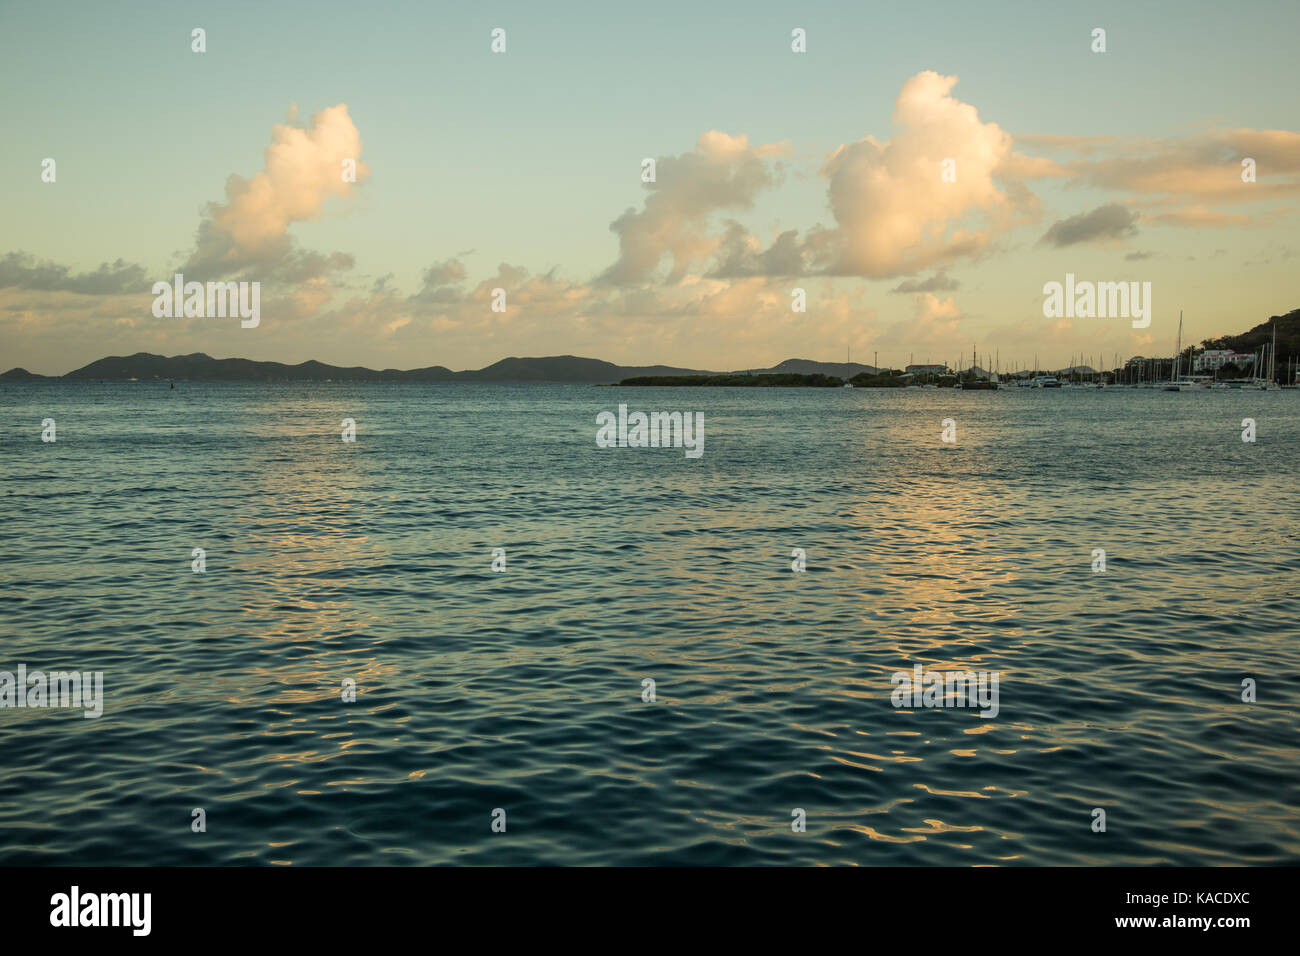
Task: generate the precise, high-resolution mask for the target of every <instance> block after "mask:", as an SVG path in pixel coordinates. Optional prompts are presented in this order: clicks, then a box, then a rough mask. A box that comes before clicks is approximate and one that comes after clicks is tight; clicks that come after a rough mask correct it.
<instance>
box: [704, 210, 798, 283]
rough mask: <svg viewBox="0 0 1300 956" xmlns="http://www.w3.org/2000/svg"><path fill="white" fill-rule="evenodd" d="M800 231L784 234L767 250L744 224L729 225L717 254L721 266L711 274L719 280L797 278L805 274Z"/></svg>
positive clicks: (718, 263) (734, 222)
mask: <svg viewBox="0 0 1300 956" xmlns="http://www.w3.org/2000/svg"><path fill="white" fill-rule="evenodd" d="M798 235H799V233H798V231H797V230H795V229H789V230H786V231H785V232H782V233H780V234H779V235H778V236H777V237H776V238H775V239H774V240H773V241H772V245H771V246H769V247H768V248H767V249H766V250H764V249H763V248H762V245H761V244H760V243H759V241H758V240H757V239H755V238H754V237H753V236H752V235H750V234H749V232H748V231H747V230H746V229H745V227H744V226H742V225H741V224H740V223H738V222H736V221H735V220H728V221H727V231H726V233H725V234H724V235H723V237H722V241H721V243H720V245H719V249H718V253H717V265H716V266H715V267H714V269H713V271H712V272H710V273H709V275H710V277H712V278H718V279H732V278H742V277H745V276H758V275H765V276H797V275H802V274H803V271H804V263H803V250H802V249H801V247H800V242H799V239H798Z"/></svg>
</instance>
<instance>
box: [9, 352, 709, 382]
mask: <svg viewBox="0 0 1300 956" xmlns="http://www.w3.org/2000/svg"><path fill="white" fill-rule="evenodd" d="M695 374H711V373H707V372H701V371H700V370H697V369H687V368H671V367H669V366H667V365H629V366H622V365H614V364H612V363H610V362H602V361H600V360H599V359H589V358H579V357H577V356H574V355H559V356H551V357H549V358H508V359H502V360H501V361H500V362H496V363H494V364H492V365H489V366H488V367H487V368H481V369H477V370H473V371H466V372H453V371H452V370H451V369H449V368H446V367H444V366H442V365H432V366H429V367H428V368H415V369H393V368H387V369H382V370H375V369H369V368H364V367H362V366H359V365H356V366H351V367H348V368H343V367H340V366H337V365H326V364H325V363H324V362H317V361H314V360H313V361H308V362H302V363H301V364H299V365H286V364H284V363H283V362H255V361H252V360H251V359H240V358H231V359H215V358H213V357H212V356H210V355H205V354H204V353H202V352H194V353H192V354H190V355H174V356H171V357H168V356H164V355H154V354H152V353H149V352H137V353H136V354H135V355H114V356H110V357H108V358H102V359H99V360H97V361H94V362H91V363H90V364H89V365H85V366H83V367H81V368H79V369H75V370H74V371H71V372H68V373H67V374H66V375H63V376H49V375H36V374H34V373H32V372H29V371H27V370H26V369H23V368H15V369H11V370H10V371H8V372H5V373H4V374H3V375H0V381H15V382H21V381H58V380H60V379H67V380H70V381H129V380H131V379H138V380H140V381H205V382H323V381H335V382H583V383H591V384H599V383H612V382H617V381H620V380H622V379H625V378H628V377H631V376H643V377H644V376H659V375H695Z"/></svg>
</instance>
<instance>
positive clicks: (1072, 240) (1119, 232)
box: [1038, 203, 1138, 248]
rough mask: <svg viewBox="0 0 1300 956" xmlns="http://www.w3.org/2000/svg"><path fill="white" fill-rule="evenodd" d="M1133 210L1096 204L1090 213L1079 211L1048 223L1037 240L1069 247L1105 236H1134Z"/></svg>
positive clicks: (1122, 237) (1117, 237) (1120, 237)
mask: <svg viewBox="0 0 1300 956" xmlns="http://www.w3.org/2000/svg"><path fill="white" fill-rule="evenodd" d="M1137 231H1138V228H1137V213H1135V212H1133V211H1132V210H1131V209H1126V208H1124V207H1123V206H1121V205H1119V203H1110V204H1108V205H1105V206H1098V207H1097V208H1096V209H1094V210H1092V212H1085V213H1080V214H1079V215H1077V216H1071V217H1070V218H1069V219H1061V220H1059V221H1058V222H1054V223H1052V225H1051V227H1050V228H1049V229H1048V230H1047V232H1045V233H1044V234H1043V237H1042V238H1041V239H1039V240H1038V241H1039V243H1045V244H1047V245H1052V246H1056V247H1057V248H1060V247H1062V246H1073V245H1077V244H1078V243H1080V242H1095V241H1097V240H1105V239H1127V238H1129V237H1131V236H1135V235H1137Z"/></svg>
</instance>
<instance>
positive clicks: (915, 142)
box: [807, 71, 1051, 277]
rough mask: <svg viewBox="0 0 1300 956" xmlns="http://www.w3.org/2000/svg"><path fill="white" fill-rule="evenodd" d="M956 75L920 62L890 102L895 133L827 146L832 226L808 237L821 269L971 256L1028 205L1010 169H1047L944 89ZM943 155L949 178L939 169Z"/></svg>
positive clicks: (898, 271)
mask: <svg viewBox="0 0 1300 956" xmlns="http://www.w3.org/2000/svg"><path fill="white" fill-rule="evenodd" d="M956 83H957V77H955V76H940V75H939V74H938V73H934V72H929V71H927V72H924V73H919V74H917V75H916V76H913V77H911V78H910V79H908V80H907V81H906V82H905V83H904V84H903V88H902V90H901V91H900V92H899V94H898V99H897V100H896V101H895V104H894V117H893V120H894V124H895V125H896V126H897V127H899V131H898V133H896V134H895V135H894V136H893V137H892V138H891V139H888V140H885V141H883V142H882V141H879V140H877V139H875V138H874V137H872V136H868V137H866V138H865V139H862V140H859V141H857V142H856V143H851V144H848V145H844V146H840V147H838V148H837V149H836V150H834V151H833V152H832V153H831V154H830V157H829V158H828V159H827V161H826V164H825V166H824V167H823V169H822V174H823V175H824V176H825V177H826V178H827V179H828V180H829V186H828V197H829V201H830V207H831V212H832V214H833V215H834V217H835V221H836V226H835V227H834V228H831V229H819V230H816V231H814V232H813V233H812V234H811V235H810V236H809V240H808V244H807V249H808V251H809V253H810V254H811V255H812V256H813V258H814V261H816V262H817V263H818V264H819V265H820V266H821V267H822V269H823V270H824V271H825V272H826V273H827V274H830V275H853V276H865V277H887V276H894V275H903V274H907V273H911V272H915V271H917V270H918V269H922V268H925V267H926V266H929V265H932V264H935V263H939V262H946V261H950V260H952V259H955V258H958V257H960V256H972V255H977V254H979V253H981V252H983V251H985V250H986V249H987V248H988V247H989V246H990V244H991V242H992V240H993V238H994V236H995V234H996V233H997V232H999V231H1002V230H1004V229H1006V228H1009V226H1010V225H1011V223H1012V221H1013V220H1014V218H1015V216H1016V214H1022V213H1026V212H1029V211H1031V210H1032V209H1033V207H1034V205H1035V202H1036V200H1035V199H1034V197H1033V196H1032V194H1031V193H1029V191H1028V190H1027V189H1025V188H1024V186H1023V184H1022V183H1020V182H1019V179H1018V177H1019V176H1020V175H1023V174H1025V173H1027V172H1034V173H1035V174H1038V175H1046V174H1048V173H1049V172H1050V171H1051V170H1050V168H1049V167H1048V166H1046V165H1043V166H1041V167H1040V168H1038V169H1037V170H1035V169H1033V168H1032V167H1033V163H1032V162H1031V161H1029V160H1027V159H1026V158H1025V157H1017V156H1016V154H1014V153H1013V151H1012V139H1011V136H1010V135H1008V134H1007V133H1005V132H1003V131H1002V130H1001V129H1000V128H999V127H998V126H997V125H996V124H995V123H983V122H981V121H980V119H979V115H978V113H977V112H976V110H975V107H973V106H971V105H969V104H967V103H962V102H960V101H959V100H956V99H954V98H953V97H952V96H951V95H950V91H951V90H952V88H953V86H954V85H955V84H956ZM947 159H951V160H953V166H952V169H953V171H954V172H955V178H954V180H953V181H951V182H948V181H945V178H944V176H943V172H944V161H945V160H947ZM1017 163H1019V165H1020V166H1021V167H1024V168H1022V169H1020V170H1017V169H1016V164H1017ZM981 227H982V228H981Z"/></svg>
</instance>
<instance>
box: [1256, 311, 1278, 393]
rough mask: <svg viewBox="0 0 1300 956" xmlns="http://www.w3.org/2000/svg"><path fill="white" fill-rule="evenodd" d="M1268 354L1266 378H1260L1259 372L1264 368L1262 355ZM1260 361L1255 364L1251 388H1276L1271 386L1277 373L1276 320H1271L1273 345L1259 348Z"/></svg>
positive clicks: (1262, 389) (1264, 389)
mask: <svg viewBox="0 0 1300 956" xmlns="http://www.w3.org/2000/svg"><path fill="white" fill-rule="evenodd" d="M1265 352H1267V354H1268V366H1269V367H1268V378H1263V377H1261V376H1260V374H1259V372H1260V370H1261V369H1262V368H1263V367H1264V353H1265ZM1260 353H1261V354H1260V359H1259V361H1257V362H1256V363H1255V369H1256V371H1255V379H1254V381H1252V382H1251V383H1250V387H1251V388H1257V389H1260V390H1261V391H1267V390H1268V389H1270V388H1276V387H1277V386H1276V385H1274V384H1273V378H1274V375H1275V373H1276V371H1277V320H1276V319H1274V320H1273V344H1272V346H1269V345H1268V344H1267V343H1265V344H1264V345H1263V346H1261V347H1260Z"/></svg>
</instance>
